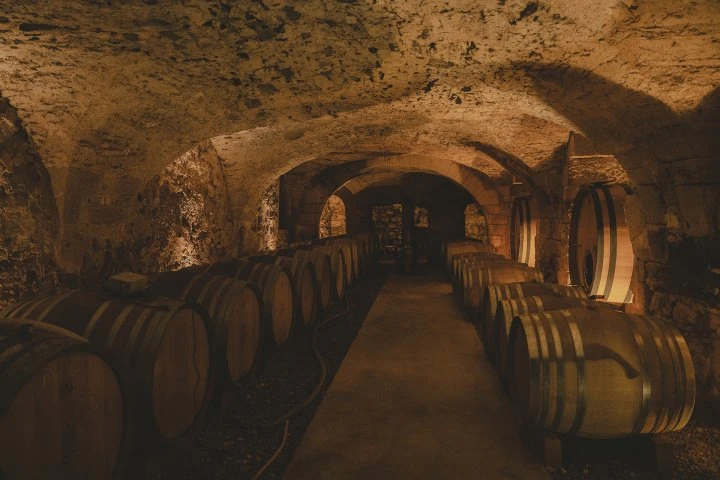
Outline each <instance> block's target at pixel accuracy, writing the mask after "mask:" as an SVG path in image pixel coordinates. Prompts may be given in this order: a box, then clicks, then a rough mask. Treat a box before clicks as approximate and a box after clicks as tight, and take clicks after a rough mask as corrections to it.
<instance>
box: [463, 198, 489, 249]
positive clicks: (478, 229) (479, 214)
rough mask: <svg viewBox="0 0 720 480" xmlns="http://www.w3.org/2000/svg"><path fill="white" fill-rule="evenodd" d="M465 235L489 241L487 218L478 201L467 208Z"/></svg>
mask: <svg viewBox="0 0 720 480" xmlns="http://www.w3.org/2000/svg"><path fill="white" fill-rule="evenodd" d="M465 236H466V237H467V238H474V239H476V240H480V241H481V242H483V243H488V227H487V220H486V219H485V214H484V213H483V210H482V208H481V207H480V205H478V204H477V203H471V204H470V205H468V206H467V207H466V208H465Z"/></svg>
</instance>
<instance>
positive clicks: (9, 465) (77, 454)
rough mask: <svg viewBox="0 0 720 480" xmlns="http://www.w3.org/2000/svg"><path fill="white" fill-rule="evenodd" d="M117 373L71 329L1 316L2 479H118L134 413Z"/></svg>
mask: <svg viewBox="0 0 720 480" xmlns="http://www.w3.org/2000/svg"><path fill="white" fill-rule="evenodd" d="M120 371H121V370H120V367H119V365H117V363H116V360H115V358H114V357H112V356H111V355H109V354H108V352H107V350H106V349H104V348H102V347H99V346H97V345H94V344H92V343H89V342H88V341H86V340H85V339H83V338H82V337H80V336H77V335H75V334H73V333H71V332H68V331H66V330H63V329H61V328H58V327H55V326H52V325H44V324H41V323H37V322H27V321H26V322H17V321H14V320H0V465H1V466H2V475H0V477H1V478H7V479H8V480H11V479H16V478H17V479H20V478H37V479H43V478H57V479H63V480H74V479H78V478H84V479H95V478H97V479H108V478H113V477H115V478H121V476H122V467H123V465H122V464H123V462H124V461H125V460H126V458H125V457H126V453H127V451H128V446H129V440H130V436H131V435H130V419H131V415H132V412H131V407H130V406H131V399H130V395H129V393H128V390H127V388H126V383H125V380H124V377H123V375H122V374H121V373H120ZM3 475H4V476H3Z"/></svg>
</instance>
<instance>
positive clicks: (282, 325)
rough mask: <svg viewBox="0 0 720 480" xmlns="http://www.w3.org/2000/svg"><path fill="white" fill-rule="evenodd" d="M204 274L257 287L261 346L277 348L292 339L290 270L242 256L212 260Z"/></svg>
mask: <svg viewBox="0 0 720 480" xmlns="http://www.w3.org/2000/svg"><path fill="white" fill-rule="evenodd" d="M205 273H210V274H213V275H224V276H226V277H230V278H235V279H238V280H244V281H246V282H250V283H252V284H253V285H255V286H256V287H257V288H258V290H260V294H261V299H262V301H261V302H260V303H261V306H262V315H261V318H262V327H261V331H262V332H263V333H264V334H265V335H264V337H263V343H264V344H265V345H263V346H264V347H267V348H268V349H276V348H279V347H282V346H284V345H286V344H287V343H288V342H290V340H291V339H292V334H293V331H294V329H295V323H294V319H295V314H294V298H293V297H294V293H293V282H292V276H291V274H290V270H288V269H286V268H282V267H278V266H277V265H268V264H265V263H259V262H254V261H252V260H250V259H247V258H244V259H240V260H227V261H225V262H219V263H215V264H213V265H210V266H208V267H207V268H206V270H205Z"/></svg>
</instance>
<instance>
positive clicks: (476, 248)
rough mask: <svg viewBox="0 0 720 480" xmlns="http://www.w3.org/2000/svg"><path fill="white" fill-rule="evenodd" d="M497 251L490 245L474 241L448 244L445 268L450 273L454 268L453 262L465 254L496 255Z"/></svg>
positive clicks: (445, 251) (445, 253)
mask: <svg viewBox="0 0 720 480" xmlns="http://www.w3.org/2000/svg"><path fill="white" fill-rule="evenodd" d="M494 251H495V249H494V248H493V246H492V245H490V244H488V243H480V242H477V241H472V240H463V241H459V242H448V243H446V244H445V247H444V256H445V267H446V268H447V270H448V271H449V270H450V269H451V267H452V260H453V257H454V256H455V255H460V254H463V253H494Z"/></svg>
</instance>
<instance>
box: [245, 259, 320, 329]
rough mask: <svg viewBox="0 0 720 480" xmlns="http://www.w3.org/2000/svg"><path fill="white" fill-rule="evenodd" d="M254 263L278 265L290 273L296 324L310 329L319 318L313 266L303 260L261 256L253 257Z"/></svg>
mask: <svg viewBox="0 0 720 480" xmlns="http://www.w3.org/2000/svg"><path fill="white" fill-rule="evenodd" d="M251 259H252V260H254V261H259V262H263V263H268V264H271V265H277V266H278V267H280V268H284V269H286V270H288V271H290V278H291V279H292V282H293V292H294V298H295V303H294V307H295V324H296V325H297V326H298V327H303V328H307V327H310V326H311V325H312V324H313V323H315V320H316V318H317V312H318V305H317V287H316V284H315V269H314V268H313V266H312V264H311V263H310V262H308V261H306V260H303V259H301V258H288V257H283V256H273V255H259V256H255V257H251Z"/></svg>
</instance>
